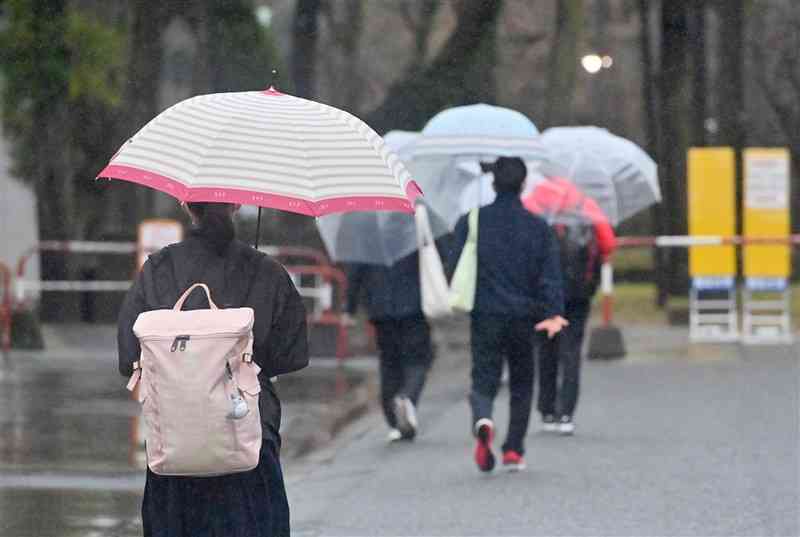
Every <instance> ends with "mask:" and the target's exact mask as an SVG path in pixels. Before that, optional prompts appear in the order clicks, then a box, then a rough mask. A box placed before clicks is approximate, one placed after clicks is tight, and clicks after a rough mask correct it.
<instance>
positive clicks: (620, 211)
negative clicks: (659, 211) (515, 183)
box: [540, 127, 661, 226]
mask: <svg viewBox="0 0 800 537" xmlns="http://www.w3.org/2000/svg"><path fill="white" fill-rule="evenodd" d="M540 139H541V142H542V143H543V144H544V146H545V147H546V154H547V158H546V160H545V161H544V162H543V164H542V166H541V171H542V173H544V174H545V175H548V176H557V177H563V178H566V179H569V180H571V181H572V182H573V183H575V184H576V185H577V186H578V187H579V188H580V189H581V190H582V191H583V192H585V193H586V195H588V196H589V197H591V198H592V199H594V200H595V201H597V203H598V204H599V205H600V207H601V208H602V209H603V212H604V213H605V215H606V216H607V217H608V219H609V220H610V221H611V223H612V224H613V225H615V226H616V225H617V224H619V223H620V222H622V221H623V220H625V219H626V218H630V217H631V216H633V215H634V214H636V213H638V212H639V211H641V210H643V209H646V208H647V207H649V206H650V205H653V204H654V203H658V202H659V201H661V190H660V189H659V186H658V170H657V166H656V163H655V162H654V161H653V159H651V158H650V157H649V156H648V155H647V153H645V152H644V150H642V149H641V148H640V147H639V146H637V145H636V144H634V143H633V142H631V141H630V140H627V139H625V138H622V137H619V136H615V135H613V134H611V133H610V132H608V131H607V130H605V129H601V128H597V127H555V128H551V129H547V130H545V131H544V132H543V133H542V135H541V137H540Z"/></svg>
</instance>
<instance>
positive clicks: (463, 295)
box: [449, 209, 478, 313]
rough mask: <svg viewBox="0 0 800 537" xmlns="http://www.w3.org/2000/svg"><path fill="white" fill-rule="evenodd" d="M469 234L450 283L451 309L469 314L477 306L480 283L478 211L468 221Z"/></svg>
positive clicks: (470, 215) (474, 211)
mask: <svg viewBox="0 0 800 537" xmlns="http://www.w3.org/2000/svg"><path fill="white" fill-rule="evenodd" d="M467 222H468V224H469V232H468V234H467V242H466V243H465V244H464V249H463V250H461V257H459V258H458V264H457V265H456V271H455V273H453V280H452V281H451V282H450V284H451V285H450V297H449V298H450V307H451V308H452V309H453V311H460V312H464V313H469V312H471V311H472V308H473V307H474V306H475V288H476V286H477V283H478V209H472V210H471V211H470V213H469V218H468V220H467Z"/></svg>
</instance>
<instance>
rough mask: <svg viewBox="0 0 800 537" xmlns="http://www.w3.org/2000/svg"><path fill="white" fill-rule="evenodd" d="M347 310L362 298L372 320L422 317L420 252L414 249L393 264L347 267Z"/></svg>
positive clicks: (355, 307) (350, 310)
mask: <svg viewBox="0 0 800 537" xmlns="http://www.w3.org/2000/svg"><path fill="white" fill-rule="evenodd" d="M347 283H348V286H347V311H348V313H350V314H351V315H352V314H354V313H355V312H356V310H357V309H358V304H359V301H360V299H362V298H363V300H364V302H365V305H366V308H367V316H368V317H369V319H370V320H371V321H383V320H392V319H408V318H411V317H422V299H421V298H420V296H421V295H420V288H419V255H418V254H417V252H414V253H413V254H411V255H408V256H406V257H404V258H402V259H400V260H399V261H398V262H397V263H395V264H394V265H392V266H391V267H385V266H383V265H367V264H362V263H357V264H356V263H354V264H352V265H350V266H349V267H348V271H347Z"/></svg>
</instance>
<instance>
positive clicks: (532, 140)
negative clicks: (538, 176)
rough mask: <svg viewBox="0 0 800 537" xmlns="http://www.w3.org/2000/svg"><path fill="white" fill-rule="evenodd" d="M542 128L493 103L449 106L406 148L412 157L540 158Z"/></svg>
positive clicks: (408, 155)
mask: <svg viewBox="0 0 800 537" xmlns="http://www.w3.org/2000/svg"><path fill="white" fill-rule="evenodd" d="M538 136H539V129H537V128H536V125H534V124H533V122H532V121H531V120H530V119H528V118H527V117H526V116H525V115H524V114H522V113H520V112H517V111H516V110H511V109H510V108H503V107H501V106H492V105H489V104H472V105H467V106H456V107H453V108H448V109H447V110H444V111H442V112H439V113H438V114H436V115H435V116H433V117H432V118H431V119H430V120H429V121H428V123H426V124H425V127H424V128H423V129H422V133H421V136H419V137H418V138H417V139H416V140H415V141H414V143H411V144H408V145H406V146H405V147H404V148H403V156H405V157H407V158H409V159H417V158H420V157H428V156H439V155H450V156H464V155H478V156H487V155H488V156H495V157H498V156H513V157H521V158H523V159H525V160H529V159H534V160H535V159H540V158H543V156H544V151H545V149H544V147H543V146H542V144H541V143H539V141H538Z"/></svg>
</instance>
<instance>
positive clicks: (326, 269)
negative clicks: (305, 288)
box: [286, 265, 350, 360]
mask: <svg viewBox="0 0 800 537" xmlns="http://www.w3.org/2000/svg"><path fill="white" fill-rule="evenodd" d="M286 271H287V272H289V273H290V274H298V275H301V276H302V275H312V276H320V277H321V278H322V280H323V281H324V282H326V283H329V284H334V285H335V287H336V299H337V300H336V303H335V305H334V307H333V308H329V309H327V310H325V311H323V312H322V314H321V315H317V316H310V318H309V322H310V323H313V324H320V325H326V326H335V327H336V329H337V336H336V358H337V359H339V360H343V359H344V358H346V357H347V356H349V355H350V348H349V343H348V331H347V326H345V325H344V324H343V323H342V316H341V311H342V309H343V308H344V306H345V303H346V301H347V276H345V274H344V272H342V271H341V270H339V269H337V268H336V267H333V266H331V265H291V266H287V267H286Z"/></svg>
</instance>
